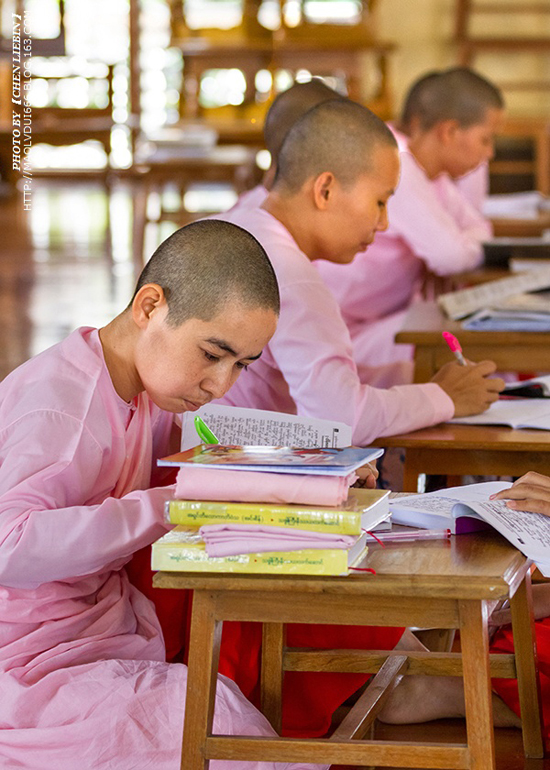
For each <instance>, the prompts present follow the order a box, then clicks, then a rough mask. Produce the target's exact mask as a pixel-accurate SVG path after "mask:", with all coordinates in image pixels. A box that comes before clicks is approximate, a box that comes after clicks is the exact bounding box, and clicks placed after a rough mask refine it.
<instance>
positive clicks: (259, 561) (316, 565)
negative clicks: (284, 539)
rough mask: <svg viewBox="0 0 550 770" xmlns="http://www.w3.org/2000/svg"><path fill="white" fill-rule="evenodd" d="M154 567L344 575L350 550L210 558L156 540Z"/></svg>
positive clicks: (201, 551)
mask: <svg viewBox="0 0 550 770" xmlns="http://www.w3.org/2000/svg"><path fill="white" fill-rule="evenodd" d="M151 567H152V569H153V570H165V571H168V572H235V573H239V572H240V573H257V574H262V573H263V574H271V575H273V574H274V575H278V574H279V575H342V574H347V572H348V551H347V550H337V549H333V550H328V549H327V550H311V549H310V550H303V551H273V552H269V553H248V554H240V555H238V556H224V557H219V558H218V557H215V558H211V557H209V556H207V555H206V551H205V550H204V548H201V547H197V546H194V547H189V546H185V545H183V546H182V545H168V544H163V545H158V544H153V547H152V559H151Z"/></svg>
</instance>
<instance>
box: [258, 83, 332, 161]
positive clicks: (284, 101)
mask: <svg viewBox="0 0 550 770" xmlns="http://www.w3.org/2000/svg"><path fill="white" fill-rule="evenodd" d="M344 98H345V97H343V96H341V95H340V94H339V93H338V92H337V91H333V89H332V88H329V87H328V86H327V85H325V84H324V83H323V81H322V80H319V79H318V78H313V79H312V80H310V81H309V82H308V83H295V84H294V85H293V86H291V87H290V88H288V89H287V90H286V91H283V92H282V93H280V94H279V95H278V96H277V98H276V99H275V101H274V102H273V104H272V105H271V107H270V108H269V111H268V113H267V115H266V118H265V123H264V140H265V146H266V147H267V149H268V150H269V152H270V153H271V158H272V160H273V162H274V163H277V158H278V155H279V151H280V149H281V146H282V144H283V142H284V139H285V137H286V135H287V134H288V132H289V131H290V129H291V128H292V126H293V125H294V124H295V123H296V121H298V120H299V119H300V118H301V117H302V116H303V115H305V114H306V112H308V111H309V110H311V109H312V108H313V107H316V106H317V105H318V104H322V103H323V102H327V101H330V100H331V99H344Z"/></svg>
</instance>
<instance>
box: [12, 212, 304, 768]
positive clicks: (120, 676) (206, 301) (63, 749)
mask: <svg viewBox="0 0 550 770" xmlns="http://www.w3.org/2000/svg"><path fill="white" fill-rule="evenodd" d="M278 310H279V297H278V288H277V282H276V279H275V275H274V273H273V269H272V267H271V265H270V263H269V260H268V259H267V257H266V255H265V252H264V251H263V249H262V248H261V246H260V245H259V244H258V243H257V242H256V241H255V240H254V238H252V237H251V236H250V235H249V234H248V233H246V232H244V231H243V230H241V229H240V228H238V227H235V226H234V225H231V224H227V223H223V222H199V223H195V224H192V225H190V226H188V227H186V228H183V229H181V230H179V231H178V232H177V233H175V234H174V235H173V236H171V237H170V238H169V239H168V240H167V241H165V243H164V244H162V245H161V246H160V247H159V249H158V250H157V252H156V253H155V254H154V255H153V257H152V258H151V260H150V262H149V263H148V265H147V266H146V268H145V270H144V271H143V273H142V275H141V277H140V279H139V281H138V284H137V288H136V292H135V295H134V298H133V300H132V302H131V303H130V305H129V306H128V307H127V308H126V310H124V311H123V312H122V313H121V314H120V315H119V316H117V318H115V319H114V320H113V321H112V322H111V323H109V324H108V325H107V326H105V327H104V328H102V329H99V330H98V329H93V328H80V329H78V330H76V331H75V332H73V333H72V334H71V335H70V336H69V337H68V338H67V339H66V340H64V341H63V342H61V343H59V344H58V345H55V346H54V347H52V348H50V349H49V350H46V351H45V352H43V353H41V354H40V355H38V356H36V357H35V358H33V359H31V360H29V361H28V362H27V363H25V364H23V365H22V366H20V367H19V368H18V369H16V370H15V371H14V372H12V373H11V374H10V375H9V376H8V377H6V379H5V380H4V381H3V382H2V383H1V384H0V431H1V435H2V441H1V445H0V597H1V604H0V613H1V614H0V692H1V693H2V695H1V697H0V767H2V770H11V768H13V769H15V768H25V770H76V769H77V768H78V770H112V769H113V768H116V770H138V769H139V770H145V768H155V770H177V768H179V767H180V762H181V740H182V724H183V717H184V705H185V690H186V679H187V668H186V667H185V666H184V665H183V664H168V663H166V662H165V648H164V642H163V637H162V632H161V629H160V625H159V622H158V619H157V616H156V614H155V611H154V608H153V605H152V604H151V602H150V601H149V600H148V599H146V598H145V596H144V595H143V594H142V593H140V592H139V591H138V590H137V589H136V588H135V587H134V586H133V585H131V584H130V582H129V580H128V576H127V573H126V570H125V565H126V564H127V562H128V561H129V560H130V558H131V556H132V554H133V553H134V552H135V551H137V550H138V549H140V548H142V547H143V546H145V545H147V544H150V543H151V542H153V541H154V540H156V539H157V538H158V537H160V536H162V535H163V534H164V533H165V532H166V530H167V529H169V525H166V524H165V522H164V518H163V511H164V504H165V502H166V501H167V500H169V499H170V498H171V497H172V496H173V486H161V485H160V483H161V480H160V478H159V476H158V473H157V472H156V460H157V458H159V457H160V456H163V455H165V454H166V453H167V452H169V451H170V450H171V449H173V448H174V444H173V442H172V441H171V437H173V436H174V434H177V430H174V429H175V415H176V414H178V413H181V412H183V411H186V410H194V409H197V408H198V407H199V406H200V405H201V404H204V403H206V402H208V401H210V400H211V399H213V398H219V397H220V396H222V395H223V393H224V392H225V391H226V390H227V389H228V388H229V387H230V386H231V385H232V384H233V383H234V382H235V380H236V379H237V377H238V376H239V374H240V372H241V370H242V369H243V368H244V367H245V366H247V365H248V364H251V363H252V362H254V361H255V359H257V358H258V357H259V356H260V354H261V352H262V349H263V348H264V346H265V345H266V343H267V342H268V340H269V339H270V337H271V336H272V334H273V332H274V330H275V327H276V323H277V315H278ZM214 731H215V732H218V733H233V734H243V735H263V736H265V735H273V734H274V733H273V730H272V729H271V727H270V725H269V724H268V722H267V720H265V719H264V717H263V716H262V715H261V714H260V713H259V712H258V711H257V710H256V709H255V708H254V707H253V706H252V705H251V704H250V703H249V702H248V701H247V700H246V699H245V698H244V696H243V695H242V693H241V692H240V691H239V689H238V687H237V686H236V685H235V684H234V683H233V682H231V681H229V680H227V679H226V678H224V677H220V679H219V681H218V686H217V697H216V706H215V716H214ZM210 767H211V768H213V769H214V768H217V769H218V770H229V768H232V767H233V763H231V762H225V761H212V762H211V763H210ZM239 767H241V768H249V769H250V770H252V769H254V770H275V768H287V769H288V770H298V769H301V770H304V769H305V768H306V767H311V766H310V765H308V766H305V765H301V764H284V763H283V764H277V765H275V764H273V763H271V762H250V763H249V762H241V763H239Z"/></svg>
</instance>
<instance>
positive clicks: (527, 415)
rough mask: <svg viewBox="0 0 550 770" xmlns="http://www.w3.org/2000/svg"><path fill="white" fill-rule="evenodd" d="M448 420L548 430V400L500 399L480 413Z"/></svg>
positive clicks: (549, 424) (549, 408) (549, 419)
mask: <svg viewBox="0 0 550 770" xmlns="http://www.w3.org/2000/svg"><path fill="white" fill-rule="evenodd" d="M450 422H456V423H462V424H466V425H507V426H508V427H510V428H532V429H535V430H550V402H549V401H547V400H545V399H542V398H541V399H538V398H512V399H509V400H508V399H500V400H499V401H495V402H494V403H493V404H491V406H490V407H489V409H487V411H486V412H482V414H474V415H472V416H470V417H455V418H453V419H452V420H450Z"/></svg>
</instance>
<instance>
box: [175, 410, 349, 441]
mask: <svg viewBox="0 0 550 770" xmlns="http://www.w3.org/2000/svg"><path fill="white" fill-rule="evenodd" d="M197 414H198V415H199V416H200V417H201V418H202V419H203V420H204V422H205V423H206V424H207V425H208V427H209V428H210V430H211V431H212V432H213V433H214V435H215V436H216V437H217V438H218V440H219V441H220V443H221V444H247V445H255V446H295V447H308V446H309V447H331V448H339V447H345V446H350V445H351V443H352V441H351V428H350V426H349V425H345V424H344V423H342V422H333V421H332V420H319V419H315V418H313V417H299V416H297V415H294V414H282V413H280V412H269V411H265V410H263V409H244V408H240V407H234V406H222V405H218V404H211V405H208V406H203V407H201V408H200V409H199V410H198V411H197V412H186V413H185V414H184V415H183V418H182V437H181V438H182V442H181V449H182V451H184V450H186V449H191V447H194V446H197V444H200V439H199V437H198V435H197V432H196V430H195V425H194V419H195V416H196V415H197Z"/></svg>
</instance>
